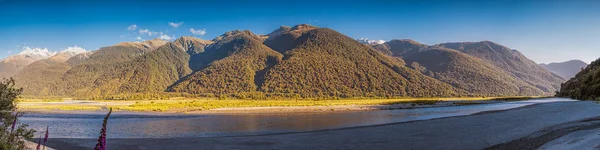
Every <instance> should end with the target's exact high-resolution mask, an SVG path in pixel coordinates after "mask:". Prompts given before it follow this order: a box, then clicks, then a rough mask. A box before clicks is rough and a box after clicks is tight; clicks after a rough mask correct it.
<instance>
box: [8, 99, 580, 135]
mask: <svg viewBox="0 0 600 150" xmlns="http://www.w3.org/2000/svg"><path fill="white" fill-rule="evenodd" d="M561 101H573V100H570V99H561V98H550V99H535V100H527V101H516V102H504V103H493V104H480V105H468V106H454V107H435V108H421V109H397V110H377V111H348V112H344V111H342V112H316V113H256V114H252V113H250V114H248V113H244V114H210V115H205V114H203V115H198V114H163V113H138V112H113V114H112V115H111V118H110V120H109V121H108V131H107V132H108V133H107V135H108V138H189V137H221V136H240V135H257V134H276V133H290V132H306V131H316V130H327V129H338V128H348V127H359V126H371V125H380V124H389V123H398V122H408V121H417V120H427V119H434V118H443V117H453V116H465V115H471V114H475V113H480V112H486V111H498V110H506V109H513V108H518V107H524V106H529V105H533V104H538V103H551V102H561ZM104 115H105V112H77V111H74V112H70V113H64V112H61V113H52V112H43V113H40V112H29V113H26V114H24V115H23V116H22V117H21V118H20V122H22V123H26V124H29V125H30V127H31V128H33V129H36V130H37V131H44V130H45V128H46V126H48V128H49V131H50V136H51V137H52V138H96V137H98V135H99V131H100V129H101V126H102V119H103V117H104ZM39 134H40V133H38V134H36V137H38V136H39Z"/></svg>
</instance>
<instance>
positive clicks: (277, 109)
mask: <svg viewBox="0 0 600 150" xmlns="http://www.w3.org/2000/svg"><path fill="white" fill-rule="evenodd" d="M532 99H545V98H530V99H524V100H532ZM81 102H83V103H90V104H89V105H87V106H93V107H97V106H100V107H102V105H101V104H93V103H91V102H89V101H81ZM504 102H511V101H510V100H446V101H435V102H432V101H423V102H419V101H416V102H402V103H398V104H389V105H334V106H267V107H264V106H263V107H223V108H215V109H209V110H194V109H193V108H192V110H178V109H173V110H168V111H130V110H121V109H113V113H121V114H142V115H170V114H173V115H181V114H189V115H204V114H249V113H250V114H252V113H340V112H356V111H375V110H394V109H420V108H435V107H454V106H466V105H480V104H494V103H504ZM35 103H37V105H39V106H43V105H44V104H51V105H52V104H54V105H52V106H58V107H60V106H62V105H56V103H57V102H35ZM108 103H110V102H108ZM29 104H32V103H29ZM119 105H123V104H119ZM113 106H115V105H113ZM104 107H105V106H104ZM20 111H22V112H32V113H55V114H104V113H106V111H107V108H106V107H105V108H102V109H95V110H85V109H83V110H60V109H46V108H34V109H31V108H29V109H20Z"/></svg>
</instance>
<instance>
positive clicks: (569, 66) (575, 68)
mask: <svg viewBox="0 0 600 150" xmlns="http://www.w3.org/2000/svg"><path fill="white" fill-rule="evenodd" d="M587 65H588V64H587V63H585V62H583V61H581V60H569V61H565V62H557V63H549V64H540V66H542V67H543V68H545V69H546V70H548V71H550V72H553V73H555V74H557V75H559V76H561V77H563V78H564V79H571V78H573V77H575V75H576V74H577V73H579V71H581V70H583V69H584V68H585V67H586V66H587Z"/></svg>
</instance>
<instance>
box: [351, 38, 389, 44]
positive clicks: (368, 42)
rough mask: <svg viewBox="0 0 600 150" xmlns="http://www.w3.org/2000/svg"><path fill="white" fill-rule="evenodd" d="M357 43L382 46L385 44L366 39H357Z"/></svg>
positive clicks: (382, 41) (380, 41)
mask: <svg viewBox="0 0 600 150" xmlns="http://www.w3.org/2000/svg"><path fill="white" fill-rule="evenodd" d="M358 41H359V42H361V43H363V44H383V43H385V41H384V40H369V39H367V38H358Z"/></svg>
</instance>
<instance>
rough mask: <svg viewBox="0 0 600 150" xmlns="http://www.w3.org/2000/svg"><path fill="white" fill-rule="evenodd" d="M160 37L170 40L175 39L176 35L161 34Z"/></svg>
mask: <svg viewBox="0 0 600 150" xmlns="http://www.w3.org/2000/svg"><path fill="white" fill-rule="evenodd" d="M158 38H160V39H161V40H167V41H170V40H173V39H175V36H169V35H166V34H161V35H160V36H159V37H158Z"/></svg>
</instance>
